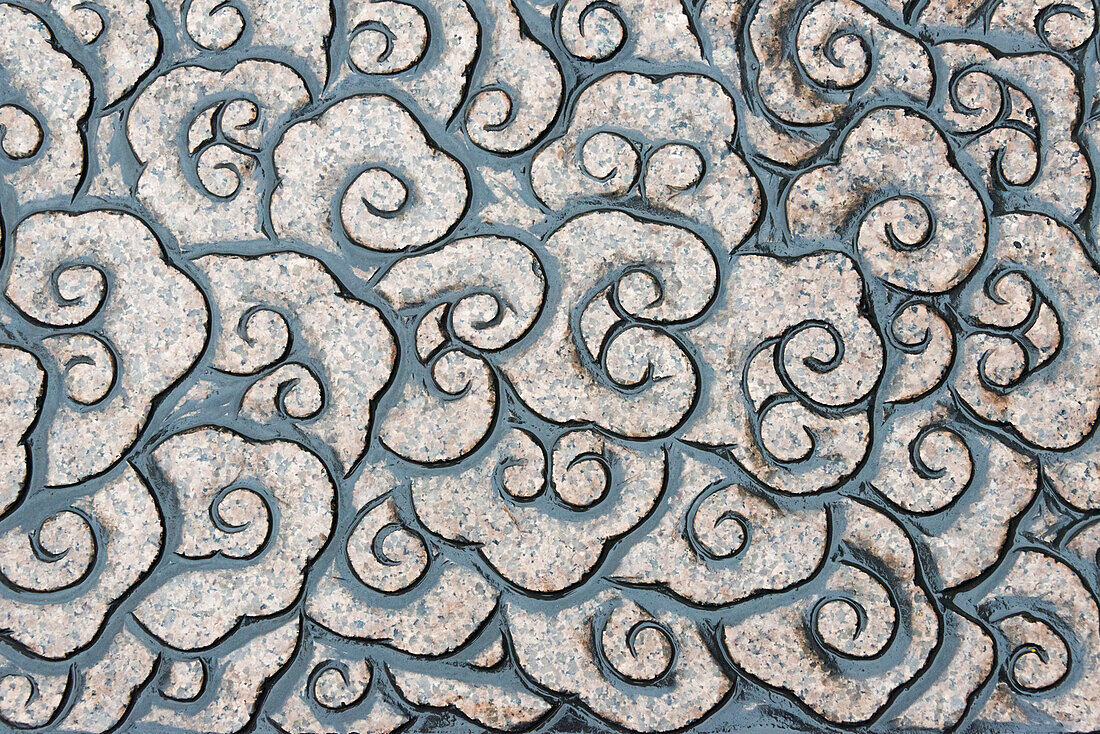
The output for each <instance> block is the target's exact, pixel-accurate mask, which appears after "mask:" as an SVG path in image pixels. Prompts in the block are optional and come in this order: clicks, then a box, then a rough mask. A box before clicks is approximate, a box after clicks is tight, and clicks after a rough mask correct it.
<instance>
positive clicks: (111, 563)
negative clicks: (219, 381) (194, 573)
mask: <svg viewBox="0 0 1100 734" xmlns="http://www.w3.org/2000/svg"><path fill="white" fill-rule="evenodd" d="M30 511H31V510H30V508H28V507H27V506H26V505H24V506H23V507H21V508H20V514H17V515H14V516H13V521H15V522H21V523H23V524H22V526H20V527H16V528H13V529H11V530H9V531H7V532H6V533H4V535H3V536H2V538H3V540H2V541H0V542H2V544H3V545H4V546H5V547H6V549H7V551H8V552H9V553H10V551H12V550H13V549H14V548H15V547H18V546H23V548H24V550H23V551H21V552H20V553H18V554H15V556H14V557H16V558H19V563H20V565H19V567H18V568H13V569H10V570H12V571H14V572H15V578H14V579H8V580H7V583H5V584H3V585H0V628H3V629H4V630H6V631H5V634H4V636H5V638H6V639H8V640H9V641H11V642H13V643H15V644H17V645H21V646H23V647H25V648H27V649H28V650H30V651H31V652H33V653H35V654H36V655H41V656H42V657H45V658H50V659H60V658H65V657H68V656H69V655H72V654H73V653H74V652H76V651H78V650H81V649H83V648H84V647H86V646H87V645H89V644H90V643H91V642H92V641H93V640H94V639H95V637H96V635H97V634H99V632H100V630H101V629H102V627H103V625H104V624H105V621H106V617H107V615H108V613H109V612H110V610H111V608H112V607H113V605H114V604H115V602H116V601H118V599H120V598H121V597H122V596H123V595H124V594H126V593H127V592H129V591H130V589H131V588H132V587H133V586H134V585H135V584H136V583H137V582H138V580H139V579H140V578H141V577H142V576H143V575H144V574H145V572H146V571H148V570H149V568H150V567H151V566H152V565H153V563H154V562H155V561H156V559H157V556H158V555H159V553H160V551H161V548H160V543H161V533H162V531H163V527H162V525H161V518H160V513H159V512H158V510H157V506H156V504H155V503H154V501H153V497H152V494H151V493H150V491H149V488H148V487H147V486H146V485H145V482H144V481H143V480H142V479H141V477H140V476H138V474H137V472H135V471H134V469H133V468H131V467H130V466H128V465H127V466H126V467H125V469H123V470H122V471H121V473H120V474H119V475H118V476H117V477H115V478H114V479H112V480H110V481H108V482H106V483H105V484H104V485H103V486H102V487H101V488H100V489H98V490H96V491H95V492H94V493H92V494H90V495H88V496H85V497H81V498H80V499H77V500H75V501H70V503H69V504H68V505H67V507H66V508H65V509H62V510H61V512H60V513H53V514H51V515H50V516H49V517H46V518H41V517H34V516H32V515H31V514H30ZM28 542H29V547H28V546H27V545H25V544H26V543H28ZM66 551H67V552H66ZM69 554H71V558H69ZM28 555H34V556H35V558H34V559H33V560H32V559H30V558H28V557H27V556H28ZM93 566H94V568H93ZM7 570H9V569H5V573H6V572H7ZM12 581H14V582H15V584H14V586H15V588H12V586H13V584H12ZM20 586H22V587H24V588H30V589H32V590H35V591H38V592H41V593H43V594H44V596H41V597H38V598H36V599H33V600H32V599H26V600H24V599H20V594H18V593H17V590H18V588H19V587H20Z"/></svg>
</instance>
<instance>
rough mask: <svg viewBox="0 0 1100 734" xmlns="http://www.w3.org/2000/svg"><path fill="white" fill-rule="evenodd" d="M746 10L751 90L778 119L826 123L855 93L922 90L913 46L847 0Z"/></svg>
mask: <svg viewBox="0 0 1100 734" xmlns="http://www.w3.org/2000/svg"><path fill="white" fill-rule="evenodd" d="M747 15H748V28H749V34H748V35H749V40H750V42H751V43H752V49H753V51H754V53H755V55H756V57H757V59H759V61H760V64H759V76H758V78H757V79H756V80H755V86H756V89H757V91H758V92H759V94H760V97H761V99H762V100H763V102H764V104H765V105H766V106H767V107H768V108H769V109H770V110H771V111H772V113H773V114H774V115H776V116H777V117H778V118H779V119H780V120H782V121H783V122H786V123H794V124H798V125H814V124H822V123H829V122H833V121H835V120H837V119H838V118H839V117H840V116H841V115H842V114H843V112H844V110H845V109H846V108H848V107H849V106H850V105H852V104H853V102H854V101H856V99H855V98H856V96H857V94H866V95H870V94H873V93H875V92H879V91H885V90H889V91H892V92H902V93H904V94H907V95H909V96H911V97H913V98H915V99H920V100H927V99H928V97H929V95H930V92H931V88H932V70H931V66H930V63H929V59H928V57H927V54H925V52H924V50H923V48H922V47H921V46H920V44H919V43H917V41H916V40H915V39H913V38H911V37H909V36H906V35H905V34H903V33H900V32H898V31H896V30H893V29H891V28H889V27H887V26H885V25H884V24H883V23H882V22H881V21H879V20H878V19H877V18H875V16H874V15H872V14H871V13H870V12H868V10H867V9H866V8H864V7H862V6H861V5H860V4H859V3H857V2H854V1H853V0H817V1H816V2H810V3H805V2H799V0H772V1H771V2H762V3H758V4H756V7H755V9H754V10H749V11H748V13H747Z"/></svg>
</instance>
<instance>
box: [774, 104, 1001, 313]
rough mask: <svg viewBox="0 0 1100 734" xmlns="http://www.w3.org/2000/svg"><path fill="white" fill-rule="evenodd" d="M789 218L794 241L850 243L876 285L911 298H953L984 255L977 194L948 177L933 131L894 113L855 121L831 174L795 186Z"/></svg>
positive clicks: (905, 113)
mask: <svg viewBox="0 0 1100 734" xmlns="http://www.w3.org/2000/svg"><path fill="white" fill-rule="evenodd" d="M787 218H788V220H789V221H790V227H791V232H792V233H793V234H794V235H796V236H798V237H807V238H813V239H817V240H822V239H848V238H849V237H851V238H852V239H854V240H855V243H856V247H857V249H858V250H859V252H860V255H861V256H862V257H863V261H864V262H865V263H866V266H867V268H868V269H869V270H870V271H871V272H872V273H873V274H874V275H875V276H876V277H878V278H881V279H882V280H884V281H886V282H887V283H890V284H891V285H895V286H898V287H900V288H905V289H906V290H910V291H917V292H924V293H940V292H943V291H946V290H948V289H950V288H953V287H954V286H956V285H958V284H959V283H961V282H963V281H964V280H966V278H967V277H968V276H969V275H970V273H971V271H973V270H974V268H975V267H976V266H977V264H978V261H979V260H980V259H981V256H982V253H983V252H984V251H985V247H986V235H987V231H986V216H985V211H984V209H983V206H982V201H981V199H980V198H979V197H978V194H977V192H976V191H974V189H973V187H972V186H971V185H970V183H969V182H968V181H967V180H966V178H965V177H964V176H963V175H962V174H961V173H959V172H958V171H957V170H955V169H954V168H953V167H952V164H951V159H950V158H949V156H948V148H947V144H946V143H945V141H944V139H943V137H942V136H941V135H940V133H939V131H938V130H937V129H936V128H935V126H934V125H933V124H932V123H931V122H930V121H929V120H928V119H927V118H925V117H923V116H922V115H919V114H917V113H915V112H912V111H909V110H905V109H901V108H893V107H884V108H880V109H877V110H875V111H873V112H871V113H869V114H868V115H866V116H865V117H863V118H862V119H860V120H859V121H858V122H857V123H856V124H855V125H854V126H853V127H852V128H851V129H850V130H849V131H848V133H847V136H846V137H845V140H844V147H843V150H842V152H841V155H840V158H839V160H837V162H836V163H835V164H833V165H828V166H824V167H822V168H817V169H814V170H812V171H810V172H808V173H804V174H803V175H801V176H799V177H798V178H797V179H795V181H794V183H793V184H792V186H791V189H790V192H789V193H788V195H787ZM853 221H858V229H857V231H855V232H852V231H851V230H852V228H853V225H852V224H851V222H853Z"/></svg>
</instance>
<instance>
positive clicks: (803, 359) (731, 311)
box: [684, 253, 883, 494]
mask: <svg viewBox="0 0 1100 734" xmlns="http://www.w3.org/2000/svg"><path fill="white" fill-rule="evenodd" d="M862 297H863V293H862V281H861V279H860V277H859V274H858V272H857V271H856V269H855V266H854V263H852V261H851V260H849V259H848V258H847V257H845V256H843V255H841V254H839V253H827V254H820V255H811V256H807V257H804V258H801V259H798V260H794V261H792V262H790V263H785V262H781V261H779V260H775V259H772V258H769V257H763V256H759V255H744V256H741V257H739V258H737V259H736V260H735V261H734V265H733V268H732V270H731V271H730V274H729V281H728V286H727V288H726V290H725V296H724V297H723V299H722V301H720V302H719V303H718V304H717V305H716V307H715V309H714V310H713V311H712V314H711V316H710V318H708V319H707V320H706V321H704V322H702V323H701V324H700V325H699V326H697V327H695V328H693V329H692V330H691V331H690V332H688V338H689V339H691V341H692V342H694V343H695V344H697V345H699V347H698V348H699V354H700V356H701V358H702V359H703V361H704V362H706V363H707V364H708V365H709V366H710V369H712V370H713V374H715V375H716V376H718V379H716V380H715V381H714V382H713V383H712V384H711V385H709V386H708V389H707V390H706V391H704V393H703V395H702V398H701V400H700V404H699V410H698V411H697V413H696V417H695V418H693V420H692V422H691V423H689V424H688V426H687V430H686V432H685V433H684V438H685V439H686V440H688V441H690V442H692V443H697V444H702V445H706V446H713V447H725V448H728V449H729V451H730V452H731V454H732V456H733V458H734V459H735V460H736V461H737V462H738V463H739V464H740V465H741V466H743V467H744V468H745V469H746V470H747V471H749V472H750V473H751V474H753V475H754V476H756V477H757V478H758V479H760V480H761V481H763V482H764V483H766V484H767V485H768V486H771V487H773V488H775V489H778V490H780V491H783V492H791V493H797V494H805V493H808V492H817V491H820V490H822V489H825V488H827V487H831V486H835V485H836V484H838V483H840V482H841V481H843V479H844V478H845V477H847V476H849V475H850V474H851V473H852V472H853V471H855V469H856V467H857V466H858V465H859V462H860V461H861V460H862V458H863V456H864V454H865V452H866V451H867V448H868V446H869V444H870V437H869V429H870V425H869V421H868V417H867V406H866V405H865V404H864V403H865V402H866V399H867V397H868V396H869V395H870V393H871V391H872V390H873V389H874V387H875V384H876V382H877V379H878V376H879V374H880V373H881V372H882V366H883V349H882V343H881V340H880V338H879V336H878V335H877V333H876V332H875V330H874V328H873V327H872V326H871V323H870V322H869V321H868V320H867V319H866V318H865V317H864V316H862V315H861V314H860V307H859V304H860V302H861V300H862Z"/></svg>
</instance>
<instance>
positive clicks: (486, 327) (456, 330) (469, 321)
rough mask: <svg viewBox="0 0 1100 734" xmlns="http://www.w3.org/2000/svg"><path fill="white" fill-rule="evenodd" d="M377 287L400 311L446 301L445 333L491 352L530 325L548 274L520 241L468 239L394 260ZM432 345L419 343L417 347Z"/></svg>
mask: <svg viewBox="0 0 1100 734" xmlns="http://www.w3.org/2000/svg"><path fill="white" fill-rule="evenodd" d="M375 290H376V291H377V292H378V293H379V294H380V295H381V296H382V297H383V298H385V299H386V301H387V302H389V304H390V305H391V306H393V307H394V309H396V310H397V311H400V312H408V311H411V310H413V309H419V308H422V307H424V306H426V305H429V304H431V305H435V304H439V303H447V304H449V306H448V309H447V312H446V316H445V319H446V323H447V326H446V329H445V330H446V332H448V333H453V334H454V338H455V339H457V340H458V341H460V342H461V343H462V344H465V345H467V346H469V347H471V348H473V349H477V350H483V351H487V352H489V351H497V350H500V349H504V348H505V347H508V346H510V345H512V344H514V343H515V342H517V341H518V340H519V339H521V338H522V337H523V335H524V334H526V333H527V331H528V330H529V329H530V328H531V325H532V324H534V322H535V319H536V318H537V317H538V315H539V312H540V310H541V308H542V306H543V301H544V300H545V297H546V277H545V276H544V275H543V272H542V265H541V264H540V263H539V261H538V258H537V257H536V256H535V254H534V253H533V252H532V251H531V249H530V248H528V247H527V246H526V245H524V244H523V243H522V242H520V241H519V240H515V239H511V238H508V237H492V236H483V237H467V238H464V239H460V240H455V241H454V242H449V243H447V244H446V245H444V246H443V247H441V248H439V249H438V250H433V251H432V252H429V253H425V254H423V255H415V256H410V257H405V258H403V259H401V260H398V261H397V262H396V263H394V265H393V266H392V267H391V268H390V269H389V270H388V271H387V272H386V274H385V275H384V276H382V278H381V279H380V280H379V281H378V283H377V284H376V285H375ZM425 318H427V317H425ZM435 346H437V345H436V344H432V343H422V342H421V341H418V342H417V351H421V352H430V351H432V350H433V349H434V348H435Z"/></svg>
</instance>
